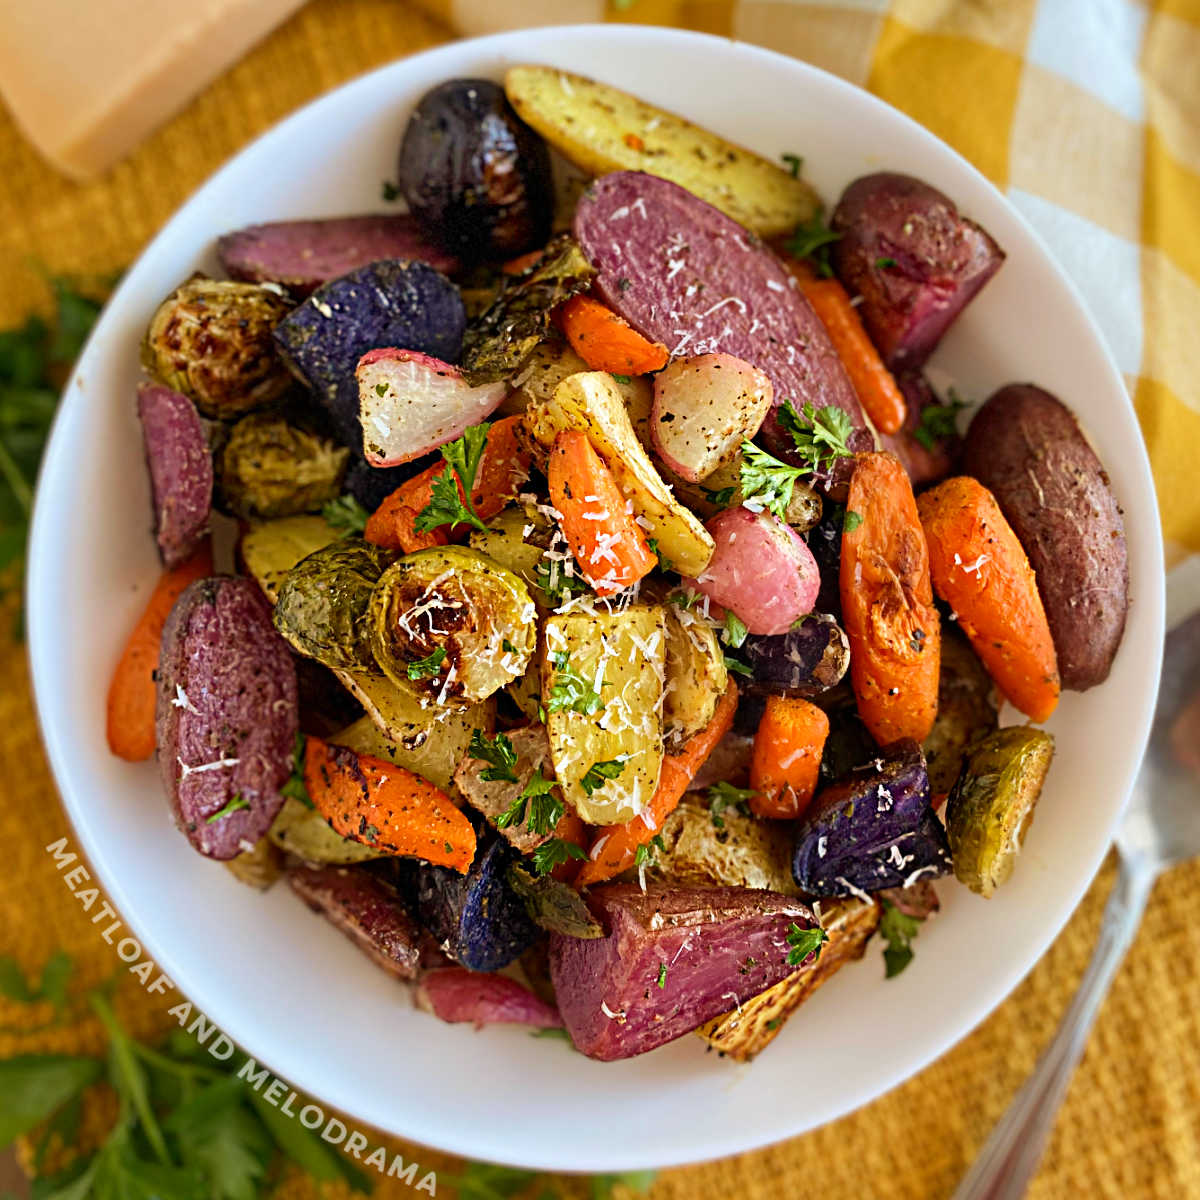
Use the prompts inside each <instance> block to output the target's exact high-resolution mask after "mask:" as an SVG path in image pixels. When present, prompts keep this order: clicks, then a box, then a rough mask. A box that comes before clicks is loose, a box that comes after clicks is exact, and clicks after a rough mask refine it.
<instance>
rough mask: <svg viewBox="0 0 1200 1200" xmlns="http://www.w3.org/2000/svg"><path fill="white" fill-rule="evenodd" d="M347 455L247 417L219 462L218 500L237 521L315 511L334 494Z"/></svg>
mask: <svg viewBox="0 0 1200 1200" xmlns="http://www.w3.org/2000/svg"><path fill="white" fill-rule="evenodd" d="M349 461H350V451H349V450H347V449H346V447H344V446H339V445H338V444H337V443H336V442H334V441H332V440H331V439H329V438H324V437H321V436H320V435H319V434H317V433H312V432H310V431H309V430H307V429H302V428H300V427H299V426H297V425H293V424H291V423H290V422H289V421H287V420H286V419H285V418H284V417H283V416H282V415H281V414H279V413H251V414H250V416H248V417H243V418H242V419H241V420H240V421H239V422H238V423H237V424H236V425H235V426H234V427H233V430H232V431H231V432H230V435H229V440H228V441H227V442H226V443H225V448H224V450H223V451H222V452H221V456H220V458H219V460H218V462H219V467H220V469H219V475H218V484H219V488H220V491H219V496H220V498H221V500H222V501H223V503H224V505H225V507H226V509H228V511H229V512H231V513H233V514H234V516H238V517H249V518H253V517H290V516H295V515H297V514H299V513H305V512H315V511H316V510H317V509H319V508H320V507H321V505H322V504H324V503H325V501H326V500H332V499H333V498H334V497H335V496H337V495H338V494H339V492H340V491H341V487H342V478H343V476H344V475H345V474H346V464H347V463H348V462H349Z"/></svg>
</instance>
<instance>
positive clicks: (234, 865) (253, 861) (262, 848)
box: [221, 817, 283, 892]
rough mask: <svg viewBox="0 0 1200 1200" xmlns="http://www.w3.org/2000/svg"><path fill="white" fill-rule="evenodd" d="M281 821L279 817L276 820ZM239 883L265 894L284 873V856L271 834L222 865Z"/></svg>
mask: <svg viewBox="0 0 1200 1200" xmlns="http://www.w3.org/2000/svg"><path fill="white" fill-rule="evenodd" d="M275 819H276V820H279V818H278V817H276V818H275ZM221 865H222V866H224V868H225V869H226V870H227V871H228V872H229V873H230V875H232V876H233V877H234V879H236V880H237V881H238V882H239V883H244V884H246V886H247V887H252V888H257V889H258V890H259V891H260V892H265V891H266V890H267V889H268V888H269V887H270V886H271V885H272V884H273V883H274V882H275V881H276V880H277V879H278V878H279V876H280V875H281V874H282V873H283V855H282V854H280V852H279V847H278V846H276V845H275V843H274V842H272V841H271V837H270V834H269V833H268V834H266V835H264V836H263V837H260V838H259V839H258V841H257V842H255V843H254V845H253V846H252V847H251V848H250V849H249V850H243V851H242V852H241V854H239V855H237V857H236V858H230V859H227V860H226V861H225V862H224V863H222V864H221Z"/></svg>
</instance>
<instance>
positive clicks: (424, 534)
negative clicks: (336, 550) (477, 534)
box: [363, 416, 530, 554]
mask: <svg viewBox="0 0 1200 1200" xmlns="http://www.w3.org/2000/svg"><path fill="white" fill-rule="evenodd" d="M520 426H521V418H520V417H519V416H515V417H505V418H504V419H503V420H500V421H496V422H494V423H493V425H492V427H491V428H490V429H489V430H488V436H487V446H486V447H485V448H484V451H483V457H482V458H481V459H480V460H479V471H478V473H477V474H476V476H475V483H474V486H473V487H472V488H471V502H472V503H473V504H474V505H475V511H476V512H477V513H478V514H479V518H480V520H482V521H490V520H491V519H492V517H494V516H496V515H497V513H499V512H500V511H501V509H503V508H504V507H505V506H506V505H507V504H508V502H509V501H510V500H511V499H512V498H513V497H514V496H515V495H516V494H517V492H518V491H519V490H520V487H521V484H523V483H524V482H525V480H526V479H528V478H529V463H530V457H529V451H528V449H527V448H526V446H525V443H524V442H523V441H522V440H521V437H520V433H519V430H520ZM449 470H450V466H449V464H447V463H445V462H437V463H434V464H433V466H432V467H429V468H428V469H427V470H424V471H422V472H421V473H420V475H414V476H413V478H412V479H409V480H407V481H405V482H404V483H402V484H401V485H400V486H399V487H398V488H397V489H396V490H395V491H394V492H392V493H391V495H389V496H387V497H386V498H385V500H384V501H383V503H382V504H381V505H380V506H379V507H378V508H377V509H376V510H375V511H374V512H373V513H372V514H371V515H370V517H368V518H367V527H366V529H365V530H364V531H363V536H364V537H365V538H366V539H367V541H368V542H374V543H375V544H376V545H377V546H386V547H387V548H388V549H391V550H403V551H404V553H405V554H412V553H413V552H414V551H417V550H427V549H429V547H431V546H445V545H447V544H448V543H449V542H451V541H461V540H462V539H463V538H465V537H466V536H467V533H468V532H469V526H467V525H465V524H464V525H455V526H453V527H451V526H442V527H441V528H438V529H430V530H420V531H419V530H417V529H416V528H415V522H416V519H417V517H418V515H419V514H420V512H421V510H422V509H423V508H424V507H425V506H426V505H427V504H428V503H429V502H430V500H432V499H433V481H434V480H435V479H436V478H437V477H438V476H439V475H442V474H444V473H445V472H446V471H449ZM456 482H457V481H456ZM458 494H459V495H460V496H461V495H462V494H463V488H462V484H461V483H459V484H458Z"/></svg>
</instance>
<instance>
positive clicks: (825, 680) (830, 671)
mask: <svg viewBox="0 0 1200 1200" xmlns="http://www.w3.org/2000/svg"><path fill="white" fill-rule="evenodd" d="M739 657H740V658H741V659H742V660H743V661H744V662H745V663H746V665H747V666H748V667H749V668H750V670H751V671H752V672H753V678H752V680H751V681H750V683H749V684H748V685H746V686H748V687H749V688H750V689H752V690H753V691H756V692H763V693H767V694H771V693H776V694H779V695H784V696H800V697H802V698H804V699H812V697H814V696H819V695H821V693H822V692H826V691H828V690H829V689H830V688H831V687H836V686H837V685H838V684H839V683H840V682H841V681H842V677H843V676H844V675H845V674H846V669H847V667H849V665H850V643H849V641H847V639H846V633H845V630H843V629H842V627H841V626H840V625H839V624H838V623H837V622H836V621H835V620H834V619H833V618H832V617H831V616H829V615H828V614H827V613H809V614H808V616H806V617H801V618H800V620H799V621H798V622H796V624H795V625H793V626H792V628H791V629H789V630H788V632H787V633H781V634H777V635H776V636H774V637H760V636H756V635H755V634H750V636H749V637H747V638H746V640H745V641H744V642H743V643H742V646H741V649H740V651H739Z"/></svg>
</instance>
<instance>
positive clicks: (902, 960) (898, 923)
mask: <svg viewBox="0 0 1200 1200" xmlns="http://www.w3.org/2000/svg"><path fill="white" fill-rule="evenodd" d="M920 931H921V921H920V918H918V917H909V916H905V914H904V913H902V912H901V911H900V910H899V909H898V908H897V907H896V906H895V905H894V904H893V903H892V902H891V901H890V900H885V901H884V902H883V916H882V917H881V918H880V920H879V936H880V937H882V938H883V940H884V941H885V942H887V945H886V946H885V947H884V951H883V966H884V972H885V977H886V978H887V979H891V978H892V977H893V976H895V975H899V974H900V972H901V971H903V970H904V968H905V967H907V966H908V964H909V963H910V962H912V960H913V948H912V943H913V939H914V938H915V937H916V936H917V934H918V933H920Z"/></svg>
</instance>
